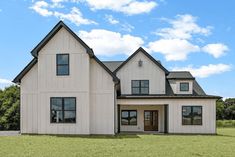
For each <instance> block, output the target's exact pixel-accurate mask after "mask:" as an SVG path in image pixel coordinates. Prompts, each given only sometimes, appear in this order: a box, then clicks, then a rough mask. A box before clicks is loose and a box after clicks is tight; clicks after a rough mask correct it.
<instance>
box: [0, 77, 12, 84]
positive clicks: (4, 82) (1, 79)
mask: <svg viewBox="0 0 235 157" xmlns="http://www.w3.org/2000/svg"><path fill="white" fill-rule="evenodd" d="M0 84H13V83H12V82H11V81H10V80H7V79H3V78H0Z"/></svg>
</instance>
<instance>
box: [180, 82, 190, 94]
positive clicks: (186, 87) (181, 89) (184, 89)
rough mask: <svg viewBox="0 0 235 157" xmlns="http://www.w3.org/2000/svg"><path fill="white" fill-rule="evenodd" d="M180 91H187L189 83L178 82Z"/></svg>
mask: <svg viewBox="0 0 235 157" xmlns="http://www.w3.org/2000/svg"><path fill="white" fill-rule="evenodd" d="M180 91H181V92H188V91H189V83H188V82H181V83H180Z"/></svg>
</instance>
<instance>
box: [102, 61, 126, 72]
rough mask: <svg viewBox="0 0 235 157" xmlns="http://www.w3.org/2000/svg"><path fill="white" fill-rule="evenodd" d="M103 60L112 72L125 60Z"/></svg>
mask: <svg viewBox="0 0 235 157" xmlns="http://www.w3.org/2000/svg"><path fill="white" fill-rule="evenodd" d="M102 62H103V64H104V65H105V66H106V67H107V68H108V69H109V70H110V71H112V72H114V70H116V69H117V68H118V67H119V66H120V65H121V64H122V63H123V61H102Z"/></svg>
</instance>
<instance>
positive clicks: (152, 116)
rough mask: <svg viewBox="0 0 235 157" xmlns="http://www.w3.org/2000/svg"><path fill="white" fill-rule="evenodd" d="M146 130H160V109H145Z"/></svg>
mask: <svg viewBox="0 0 235 157" xmlns="http://www.w3.org/2000/svg"><path fill="white" fill-rule="evenodd" d="M144 131H158V111H144Z"/></svg>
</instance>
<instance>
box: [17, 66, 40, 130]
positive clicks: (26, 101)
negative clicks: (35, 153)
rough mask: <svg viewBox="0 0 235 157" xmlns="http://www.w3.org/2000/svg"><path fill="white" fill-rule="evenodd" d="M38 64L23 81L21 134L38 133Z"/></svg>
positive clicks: (21, 91)
mask: <svg viewBox="0 0 235 157" xmlns="http://www.w3.org/2000/svg"><path fill="white" fill-rule="evenodd" d="M37 82H38V64H35V65H34V67H33V68H32V69H30V71H29V72H28V73H27V75H25V76H24V78H22V80H21V86H20V113H21V114H20V130H21V133H38V84H37Z"/></svg>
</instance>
